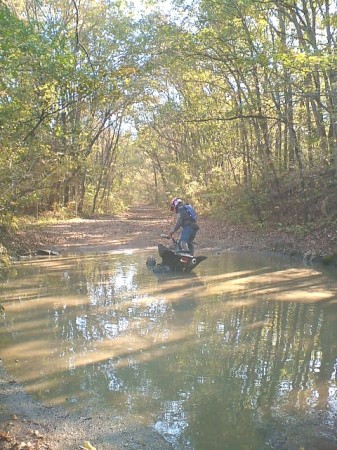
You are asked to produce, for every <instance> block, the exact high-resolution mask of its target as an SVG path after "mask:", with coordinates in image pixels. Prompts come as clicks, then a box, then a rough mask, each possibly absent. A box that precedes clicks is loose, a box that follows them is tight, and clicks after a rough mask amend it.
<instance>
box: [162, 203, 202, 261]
mask: <svg viewBox="0 0 337 450" xmlns="http://www.w3.org/2000/svg"><path fill="white" fill-rule="evenodd" d="M171 211H175V212H176V214H178V216H177V221H176V224H175V225H174V227H173V230H172V231H171V232H170V233H169V236H170V237H172V236H173V234H174V233H175V232H176V231H178V230H179V229H180V228H182V230H181V234H180V239H179V243H180V247H181V249H182V250H183V251H184V252H189V253H190V254H191V255H193V254H194V245H193V241H194V239H195V236H196V234H197V232H198V230H199V226H198V224H197V214H196V212H195V210H194V208H193V207H192V206H191V205H189V204H187V203H186V204H184V203H183V201H182V200H181V198H179V197H175V198H174V199H173V200H172V202H171Z"/></svg>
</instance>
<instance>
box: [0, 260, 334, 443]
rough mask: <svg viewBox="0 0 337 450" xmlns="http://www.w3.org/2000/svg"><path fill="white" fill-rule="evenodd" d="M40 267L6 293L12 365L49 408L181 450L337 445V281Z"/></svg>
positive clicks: (105, 264) (228, 265) (74, 263)
mask: <svg viewBox="0 0 337 450" xmlns="http://www.w3.org/2000/svg"><path fill="white" fill-rule="evenodd" d="M147 256H148V253H147V254H141V253H130V254H109V255H107V254H105V255H98V256H97V255H89V256H82V257H81V258H75V257H62V258H57V259H44V260H34V261H28V262H25V263H20V264H19V265H17V266H15V267H13V269H12V273H11V275H10V278H9V281H8V282H7V283H6V284H5V285H4V286H3V287H2V289H1V290H2V292H1V294H2V295H1V302H2V303H3V305H4V307H5V316H4V317H3V318H1V319H0V321H1V322H0V323H1V326H0V331H1V335H0V356H1V358H2V359H3V361H4V362H5V365H6V367H7V369H8V371H9V372H10V374H11V375H12V376H13V377H15V378H16V379H17V380H18V381H20V382H21V383H23V385H24V386H25V388H26V390H27V391H28V392H30V393H31V394H32V395H33V396H34V397H35V398H37V399H38V400H40V401H42V402H44V403H46V404H53V405H63V406H64V407H65V408H66V409H71V410H75V411H78V413H79V414H80V415H81V416H82V417H88V418H90V416H93V415H94V414H101V415H102V416H104V414H105V413H106V412H107V411H109V412H113V413H114V414H115V415H118V416H124V415H128V414H131V415H135V416H137V417H141V418H142V420H143V422H144V423H147V424H150V425H152V426H153V427H154V428H155V429H156V430H157V431H158V432H159V433H161V434H162V435H164V436H165V438H166V439H167V440H168V441H169V442H171V443H172V445H173V447H174V448H176V449H201V450H204V449H207V450H208V449H221V450H224V449H230V450H246V449H247V450H255V449H256V450H263V449H270V448H277V449H284V450H285V449H287V450H293V449H299V448H301V447H303V448H305V449H306V450H310V449H311V450H313V449H315V450H320V449H323V448H324V449H337V441H336V437H337V432H336V429H337V419H336V417H337V385H336V378H337V283H336V282H335V274H334V273H331V274H329V273H322V272H321V271H317V270H314V269H313V268H308V267H304V266H301V265H298V266H294V265H292V264H293V263H291V262H290V260H284V259H280V258H278V257H269V256H265V255H260V254H251V253H233V254H227V253H226V254H222V255H218V256H211V257H209V259H207V261H205V262H203V263H202V264H201V265H200V266H199V267H198V268H197V269H196V271H195V273H194V274H191V275H190V276H168V275H161V276H158V275H154V274H153V273H152V272H151V271H149V270H148V269H147V268H146V265H145V261H146V258H147Z"/></svg>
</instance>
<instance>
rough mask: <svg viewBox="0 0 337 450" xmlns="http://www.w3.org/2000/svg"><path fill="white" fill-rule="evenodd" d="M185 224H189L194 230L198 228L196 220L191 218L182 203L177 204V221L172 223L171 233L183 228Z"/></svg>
mask: <svg viewBox="0 0 337 450" xmlns="http://www.w3.org/2000/svg"><path fill="white" fill-rule="evenodd" d="M187 226H191V227H192V228H194V229H195V230H196V231H197V230H199V226H198V224H197V221H196V220H194V219H192V218H191V216H190V214H189V212H188V210H187V209H186V208H185V206H184V205H181V206H179V208H178V217H177V222H176V224H175V225H174V228H173V230H172V233H175V232H176V231H178V230H179V228H184V227H187Z"/></svg>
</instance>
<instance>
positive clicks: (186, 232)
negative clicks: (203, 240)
mask: <svg viewBox="0 0 337 450" xmlns="http://www.w3.org/2000/svg"><path fill="white" fill-rule="evenodd" d="M196 234H197V230H196V229H195V227H192V226H191V225H187V226H186V227H184V228H183V229H182V231H181V234H180V239H179V242H187V245H188V248H189V249H190V253H191V255H193V254H194V245H193V241H194V238H195V236H196Z"/></svg>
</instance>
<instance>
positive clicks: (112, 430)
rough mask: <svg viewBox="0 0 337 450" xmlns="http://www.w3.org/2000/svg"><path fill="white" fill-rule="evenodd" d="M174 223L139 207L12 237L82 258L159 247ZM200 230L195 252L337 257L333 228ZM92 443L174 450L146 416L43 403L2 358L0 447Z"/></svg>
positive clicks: (101, 449)
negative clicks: (82, 413) (76, 411)
mask: <svg viewBox="0 0 337 450" xmlns="http://www.w3.org/2000/svg"><path fill="white" fill-rule="evenodd" d="M174 220H175V217H174V215H173V216H172V214H170V213H166V212H163V211H160V210H158V209H157V208H156V207H151V206H139V207H135V208H132V209H131V210H130V211H129V212H127V213H126V214H124V215H122V216H120V217H111V216H109V217H99V218H94V219H73V220H67V221H63V222H59V223H56V224H52V225H46V226H43V227H34V228H31V229H27V230H25V231H22V232H21V233H20V234H19V235H18V236H16V238H15V239H13V242H12V245H14V246H15V245H16V246H20V247H21V250H22V252H27V251H28V252H29V251H34V250H37V249H52V250H58V251H60V252H61V253H78V254H81V253H88V252H94V253H101V252H112V251H123V250H127V249H130V248H134V249H145V248H148V249H150V248H151V249H152V248H153V249H155V248H156V246H157V244H158V242H160V234H161V233H165V234H167V233H168V232H169V231H170V229H171V228H172V225H173V223H174ZM199 225H200V231H199V233H198V236H197V247H196V253H200V252H201V251H202V253H203V254H207V253H219V252H222V251H227V250H241V249H242V250H243V249H244V250H252V251H268V252H269V251H273V252H279V253H283V254H287V255H291V256H295V257H297V258H303V257H304V255H308V254H309V255H321V256H322V255H325V254H335V253H336V254H337V232H336V229H335V227H333V226H332V227H331V228H330V229H328V228H326V227H325V228H324V229H323V228H317V229H316V230H313V232H312V233H311V234H309V235H306V236H305V237H299V236H298V235H295V234H293V233H289V232H285V231H281V230H275V229H271V230H268V229H263V230H262V229H254V228H253V227H249V226H246V225H236V226H234V225H227V224H225V223H223V222H222V221H221V220H215V219H210V218H207V217H200V220H199ZM0 320H1V319H0ZM0 357H1V355H0ZM13 357H14V358H15V355H13ZM85 441H89V442H90V443H91V445H92V446H93V447H95V448H96V449H97V450H105V449H111V450H114V449H125V448H132V449H142V448H146V449H147V450H149V449H169V448H170V445H169V444H168V443H167V442H166V441H164V440H163V438H162V437H161V436H159V435H158V434H157V433H156V432H155V431H154V430H152V429H151V428H149V427H147V426H145V425H144V424H143V423H142V420H141V418H132V419H126V418H117V417H111V418H110V419H109V420H108V421H107V420H106V418H104V419H103V418H102V417H79V416H76V415H72V414H69V413H66V412H65V411H63V410H62V409H59V408H49V407H45V406H43V405H39V404H37V403H36V402H34V401H33V400H32V399H31V397H30V396H29V395H27V394H26V393H25V392H24V391H23V390H22V388H21V387H20V385H19V384H18V383H17V382H16V380H13V379H12V378H11V377H10V376H9V375H8V374H7V373H6V370H5V367H3V364H2V362H1V359H0V449H4V450H8V449H11V450H13V449H22V450H24V449H54V450H75V449H80V448H86V447H85V444H84V443H85ZM88 448H90V446H88Z"/></svg>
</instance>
